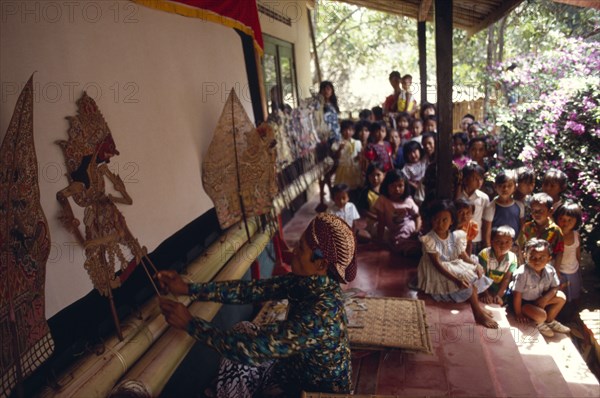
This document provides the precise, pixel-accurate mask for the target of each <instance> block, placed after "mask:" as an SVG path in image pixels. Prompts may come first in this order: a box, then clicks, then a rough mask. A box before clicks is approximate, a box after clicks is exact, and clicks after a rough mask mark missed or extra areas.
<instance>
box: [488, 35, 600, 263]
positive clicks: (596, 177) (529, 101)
mask: <svg viewBox="0 0 600 398" xmlns="http://www.w3.org/2000/svg"><path fill="white" fill-rule="evenodd" d="M509 65H510V66H511V67H510V68H508V66H509ZM598 70H600V43H598V42H591V43H588V42H585V41H583V40H581V39H564V40H563V41H562V43H561V44H560V45H559V46H557V47H556V48H553V49H549V50H546V51H544V52H537V51H536V53H535V54H533V53H532V54H528V55H525V56H523V55H522V56H520V57H519V58H518V59H509V60H507V61H506V62H505V63H500V64H498V65H496V66H495V68H494V69H493V70H492V71H491V76H493V77H494V78H495V79H496V81H497V82H498V83H499V84H500V85H501V86H503V87H504V88H505V91H506V93H507V94H508V96H509V97H510V98H511V103H510V104H506V105H502V104H500V105H499V106H498V107H496V109H495V111H494V119H495V123H496V125H497V126H499V127H501V129H502V133H503V136H504V151H505V155H506V159H509V160H508V161H507V162H506V164H505V166H506V167H516V166H519V165H521V164H525V165H529V166H531V167H532V168H533V169H534V170H536V172H537V173H538V179H541V176H542V175H543V173H545V172H546V171H547V170H548V169H549V168H558V169H560V170H563V171H564V172H565V173H566V174H567V175H568V177H569V183H568V190H567V192H566V193H565V195H566V196H567V197H568V198H569V199H571V200H573V201H575V202H577V203H579V204H580V205H581V206H582V208H583V212H584V225H583V227H582V228H581V231H580V232H581V233H582V235H583V236H584V238H585V245H586V247H587V248H588V249H589V250H591V251H596V250H598V248H600V201H599V199H600V194H599V193H598V191H599V189H600V89H599V87H600V78H599V77H598V74H597V71H598Z"/></svg>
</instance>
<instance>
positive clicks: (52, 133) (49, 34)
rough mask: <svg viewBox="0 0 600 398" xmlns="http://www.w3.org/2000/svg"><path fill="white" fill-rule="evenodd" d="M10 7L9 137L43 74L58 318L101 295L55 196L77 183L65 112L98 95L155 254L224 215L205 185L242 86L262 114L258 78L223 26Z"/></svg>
mask: <svg viewBox="0 0 600 398" xmlns="http://www.w3.org/2000/svg"><path fill="white" fill-rule="evenodd" d="M0 7H1V8H0V12H1V14H0V18H1V27H0V55H1V56H0V71H1V72H0V74H1V75H0V80H1V98H0V139H2V138H3V137H4V134H5V133H6V129H7V127H8V123H9V122H10V118H11V116H12V112H13V108H14V105H15V102H16V100H17V98H18V95H19V93H20V91H21V88H22V86H23V85H24V84H25V82H26V81H27V80H28V79H29V76H30V75H31V73H32V72H33V71H37V73H36V74H35V77H34V82H35V88H34V89H35V102H34V134H35V146H36V151H37V158H38V162H39V165H40V169H39V183H40V195H41V202H42V207H43V209H44V212H45V214H46V217H47V218H48V222H49V224H50V233H51V239H52V251H51V253H50V258H49V260H48V263H47V277H46V316H47V317H50V316H52V315H54V314H55V313H56V312H58V311H60V310H61V309H62V308H64V307H65V306H67V305H69V304H71V303H72V302H74V301H76V300H78V299H79V298H81V297H82V296H84V295H85V294H87V293H88V292H89V291H90V290H91V289H92V285H91V282H90V280H89V278H88V276H87V273H86V271H85V270H84V269H83V262H84V254H83V251H82V250H81V248H80V247H78V246H74V243H73V242H74V239H73V238H72V236H70V235H69V234H68V233H67V232H66V231H65V229H64V228H63V227H62V226H61V225H60V224H59V223H58V220H57V217H58V214H59V206H58V202H57V201H56V198H55V196H56V192H58V191H59V190H61V189H63V188H64V187H66V186H67V179H66V177H65V176H64V173H65V171H66V168H65V166H64V158H63V155H62V152H61V151H60V149H59V147H58V146H57V145H56V144H55V141H57V140H60V139H67V129H68V123H67V121H66V120H65V116H68V115H75V114H76V105H75V101H76V100H77V99H78V98H79V97H80V96H81V93H82V90H83V89H86V90H87V92H88V94H89V95H90V96H92V97H94V98H95V99H96V102H97V104H98V106H99V107H100V110H101V111H102V113H103V115H104V117H105V119H106V121H107V123H108V126H109V127H110V129H111V131H112V134H113V137H114V139H115V142H116V144H117V148H118V150H119V151H120V156H117V157H115V158H113V160H112V161H111V163H110V166H111V168H112V169H113V170H115V171H118V172H119V174H120V175H121V177H122V178H123V180H124V182H125V185H126V188H127V191H128V192H129V194H130V195H131V197H132V198H133V205H132V206H125V205H119V209H120V210H121V211H122V213H123V214H124V216H125V218H126V220H127V223H128V226H129V228H130V230H131V231H132V232H133V234H134V235H135V236H136V237H137V238H138V239H139V241H140V243H141V244H143V245H145V246H146V247H147V248H148V250H149V251H152V250H153V249H155V248H156V246H157V245H158V244H160V243H161V242H162V241H163V240H165V239H166V238H168V237H169V236H170V235H172V234H173V233H175V232H176V231H177V230H179V229H180V228H182V227H183V226H185V225H186V224H187V223H189V222H190V221H192V220H193V219H195V218H196V217H198V216H199V215H201V214H202V213H204V212H205V211H207V210H209V209H210V208H211V207H213V205H212V202H211V201H210V199H209V198H208V197H207V196H206V194H205V192H204V190H203V188H202V182H201V164H202V157H203V155H205V153H206V151H207V148H208V144H209V142H210V140H211V138H212V134H213V131H214V128H215V126H216V123H217V120H218V118H219V116H220V114H221V110H222V107H223V104H224V102H225V100H226V98H227V94H228V92H229V90H230V89H231V88H232V87H236V91H238V95H239V96H240V99H241V100H242V103H243V104H244V107H245V108H246V111H247V112H248V114H249V115H252V106H251V104H250V96H249V92H248V81H247V77H246V70H245V64H244V58H243V52H242V47H241V40H240V37H239V35H238V34H237V33H236V32H235V31H234V30H233V29H230V28H227V27H224V26H221V25H217V24H214V23H210V22H205V21H202V20H199V19H192V18H186V17H183V16H179V15H175V14H168V13H165V12H161V11H157V10H153V9H149V8H145V7H143V6H139V5H137V4H134V3H130V2H125V1H111V0H107V1H76V2H59V1H48V2H44V1H35V2H32V1H10V2H8V1H2V2H0ZM240 89H241V93H240ZM74 206H75V207H76V205H74ZM79 214H81V212H79Z"/></svg>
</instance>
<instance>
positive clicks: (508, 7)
mask: <svg viewBox="0 0 600 398" xmlns="http://www.w3.org/2000/svg"><path fill="white" fill-rule="evenodd" d="M522 2H523V0H504V1H502V2H500V4H499V6H498V8H496V9H495V10H494V11H492V12H491V13H489V14H488V15H487V16H486V17H485V18H484V19H483V20H481V21H480V22H479V23H478V24H476V25H475V26H473V27H471V28H469V29H467V36H468V37H470V36H473V35H474V34H475V33H477V32H479V31H480V30H482V29H485V28H487V27H488V26H490V25H491V24H493V23H494V22H496V21H498V20H500V19H502V17H504V16H505V15H507V14H508V13H509V12H511V11H512V10H513V9H514V8H516V7H517V6H518V5H519V4H521V3H522Z"/></svg>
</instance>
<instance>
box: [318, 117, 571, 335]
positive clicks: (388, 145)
mask: <svg viewBox="0 0 600 398" xmlns="http://www.w3.org/2000/svg"><path fill="white" fill-rule="evenodd" d="M406 122H408V123H414V122H411V121H409V120H407V121H406ZM406 122H404V121H399V123H398V126H403V125H404V124H406ZM365 126H367V127H365ZM402 128H403V127H400V128H399V130H400V131H396V133H397V134H398V133H400V134H398V136H399V137H396V138H394V137H395V135H394V133H393V131H391V132H388V131H386V126H385V124H384V123H380V122H374V123H371V124H362V123H358V125H357V126H356V128H355V126H354V124H353V123H352V122H349V121H343V122H342V123H341V132H342V140H341V141H340V143H339V144H337V146H334V147H333V148H332V149H333V150H334V153H336V154H337V155H338V156H339V165H338V169H337V171H336V177H335V181H336V185H335V186H333V187H332V189H331V192H330V194H331V198H332V201H333V203H332V204H331V206H330V208H329V210H328V211H329V212H331V213H334V214H336V215H338V216H340V217H341V218H343V219H344V220H345V221H346V222H347V223H348V224H349V225H350V226H352V227H353V228H354V229H355V231H356V233H357V236H358V239H359V241H367V240H374V241H377V242H381V243H385V244H386V245H388V247H389V248H390V249H391V250H393V251H394V252H397V253H400V254H402V255H405V256H421V259H420V263H419V268H418V287H419V288H420V289H421V290H423V291H424V292H425V293H427V294H430V295H431V296H432V297H433V298H434V299H435V300H438V301H455V302H464V301H469V302H470V304H471V307H472V309H473V314H474V316H475V319H476V321H477V322H478V323H480V324H482V325H483V326H486V327H489V328H496V327H498V325H497V323H496V321H494V319H493V318H492V316H491V314H490V313H489V311H486V310H485V309H484V308H482V306H481V305H480V302H482V303H487V304H498V305H510V307H511V308H512V309H513V310H514V315H515V317H516V319H517V320H518V321H520V322H525V321H529V320H533V321H534V322H535V323H536V325H537V328H538V330H539V331H540V333H541V334H543V335H544V336H552V335H553V334H554V332H558V333H568V332H569V331H570V329H569V328H568V327H566V326H564V325H562V324H561V323H559V322H558V321H557V320H556V316H557V314H558V313H559V312H560V311H561V309H562V308H563V306H565V303H566V302H573V301H575V300H577V299H578V298H579V294H580V293H579V292H580V290H581V277H580V274H579V262H580V243H579V234H578V233H577V228H578V227H579V225H580V224H581V221H582V220H581V218H582V212H581V208H580V207H579V206H578V205H577V204H575V203H573V202H565V203H563V202H562V201H561V194H562V193H563V192H564V191H565V190H566V188H567V176H566V175H565V174H564V173H563V172H562V171H560V170H556V169H550V170H548V171H547V172H546V173H545V175H544V176H543V181H542V192H540V193H535V194H533V191H534V188H535V174H534V171H533V170H530V169H528V168H521V169H519V170H504V171H501V172H499V173H498V174H497V175H496V177H495V181H494V183H493V184H490V185H492V186H491V187H489V188H490V189H489V190H488V192H489V191H492V192H490V193H492V196H490V195H489V194H486V193H484V192H483V191H482V188H483V185H484V181H485V176H486V166H487V164H488V163H487V162H488V160H489V159H487V156H486V154H487V149H486V142H485V140H484V139H483V138H482V137H481V136H478V135H476V134H474V135H473V136H472V137H471V138H470V139H469V138H468V136H467V133H458V134H454V137H453V142H454V144H453V148H456V149H455V156H454V166H453V167H455V168H456V169H457V170H458V173H459V174H460V176H459V178H458V181H459V182H458V184H457V186H456V187H455V188H456V189H455V194H454V199H455V200H454V201H439V200H433V201H428V200H426V193H424V191H425V189H424V183H423V179H424V178H425V175H426V173H427V172H428V167H429V166H430V165H431V164H432V163H434V162H435V134H436V133H435V132H434V131H431V132H426V133H424V134H422V135H416V136H415V134H414V133H411V135H410V137H409V136H406V138H407V140H406V142H404V143H403V145H402V140H403V135H402V133H401V131H402V130H401V129H402ZM433 128H434V129H435V126H434V127H433ZM366 131H368V132H369V134H367V133H366ZM365 135H367V136H368V135H370V136H371V137H372V138H371V140H368V139H365ZM353 136H355V137H356V138H353ZM419 136H420V138H421V139H420V141H421V142H420V143H419V140H416V139H415V137H419ZM394 140H398V143H396V144H394ZM429 141H430V142H429ZM480 146H482V148H479V147H480ZM465 147H468V148H469V151H468V152H467V153H465ZM397 148H401V151H402V155H401V156H399V155H398V152H397ZM395 150H396V152H394V151H395ZM394 153H395V154H394ZM468 155H470V156H468ZM363 175H365V176H366V178H365V179H366V181H364V183H363V184H361V182H362V180H363V178H362V176H363ZM353 202H354V203H355V204H356V206H355V204H354V203H353ZM358 219H362V220H364V221H361V222H360V223H356V221H357V220H358ZM365 225H366V226H365ZM519 265H520V266H519Z"/></svg>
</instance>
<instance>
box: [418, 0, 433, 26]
mask: <svg viewBox="0 0 600 398" xmlns="http://www.w3.org/2000/svg"><path fill="white" fill-rule="evenodd" d="M431 3H433V0H421V4H420V5H419V14H418V16H417V20H418V21H419V22H423V21H426V20H427V16H428V15H429V10H430V9H431Z"/></svg>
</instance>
